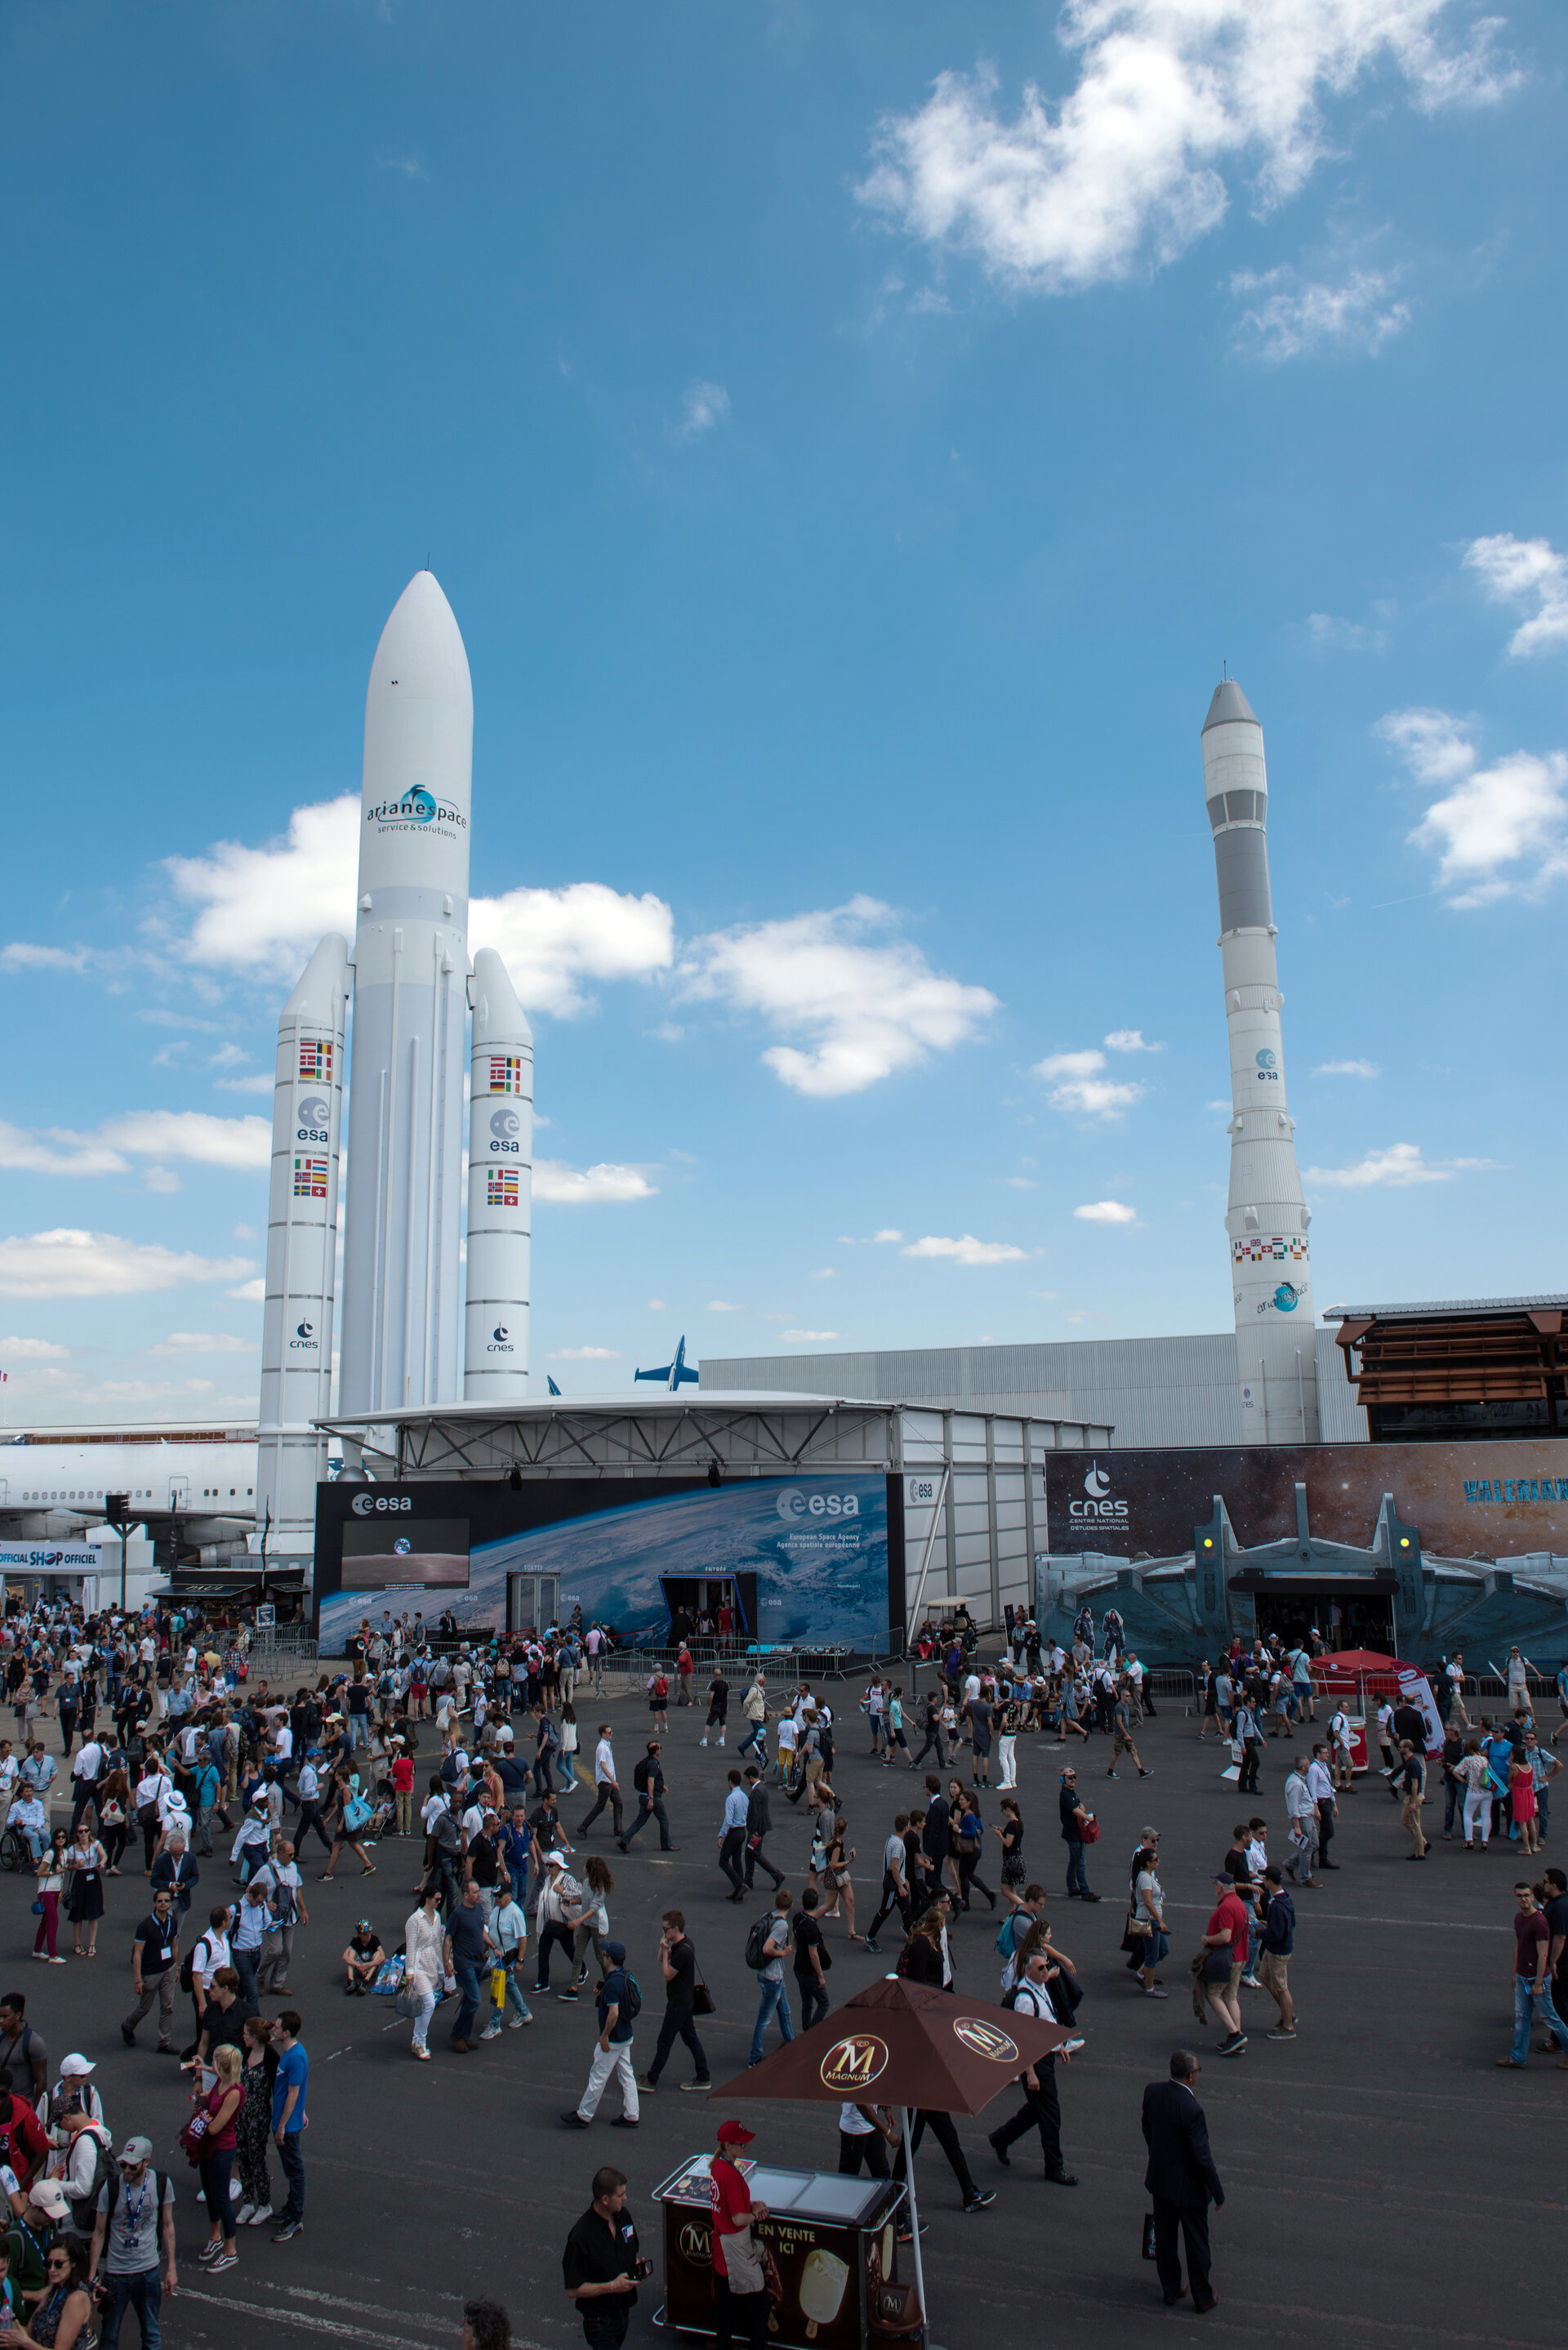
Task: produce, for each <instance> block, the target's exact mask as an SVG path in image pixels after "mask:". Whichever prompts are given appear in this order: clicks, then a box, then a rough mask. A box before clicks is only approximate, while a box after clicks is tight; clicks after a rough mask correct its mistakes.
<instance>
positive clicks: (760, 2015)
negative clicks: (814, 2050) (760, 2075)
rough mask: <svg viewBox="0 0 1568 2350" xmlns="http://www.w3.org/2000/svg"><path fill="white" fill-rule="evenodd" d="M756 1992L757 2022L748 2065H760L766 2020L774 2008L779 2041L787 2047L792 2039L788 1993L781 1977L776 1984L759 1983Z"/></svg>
mask: <svg viewBox="0 0 1568 2350" xmlns="http://www.w3.org/2000/svg"><path fill="white" fill-rule="evenodd" d="M757 1991H758V1992H759V1994H760V1996H759V1998H758V2001H757V2020H756V2022H755V2023H754V2024H753V2027H752V2053H751V2054H750V2056H749V2057H748V2058H747V2059H746V2062H747V2063H748V2064H761V2063H762V2061H763V2042H764V2040H765V2038H766V2034H767V2028H768V2018H769V2016H770V2015H772V2014H773V2012H774V2009H775V2008H776V2009H777V2010H778V2019H779V2038H780V2040H781V2041H783V2042H784V2043H785V2045H786V2046H787V2044H788V2043H789V2042H790V2041H792V2040H793V2039H794V2024H793V2023H792V2022H790V2017H789V1993H788V1991H786V1989H785V1987H784V1980H783V1977H782V1976H781V1978H780V1979H779V1981H777V1982H768V1981H759V1982H758V1984H757Z"/></svg>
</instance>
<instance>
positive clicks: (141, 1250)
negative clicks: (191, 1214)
mask: <svg viewBox="0 0 1568 2350" xmlns="http://www.w3.org/2000/svg"><path fill="white" fill-rule="evenodd" d="M249 1271H250V1264H249V1263H248V1262H247V1260H246V1259H245V1258H244V1257H235V1256H230V1257H209V1256H198V1255H196V1253H194V1252H193V1251H192V1250H190V1249H168V1248H162V1247H160V1246H156V1245H150V1244H148V1243H143V1242H139V1241H127V1240H121V1239H119V1237H118V1236H117V1235H116V1234H115V1233H113V1232H78V1231H73V1230H71V1229H69V1228H68V1227H65V1226H61V1227H59V1228H58V1229H57V1230H56V1231H53V1232H31V1233H27V1234H26V1235H18V1234H13V1235H11V1236H10V1237H9V1238H7V1239H5V1240H0V1296H4V1297H134V1296H139V1295H143V1294H145V1293H146V1292H147V1291H149V1290H155V1289H177V1288H178V1287H179V1286H180V1284H182V1282H187V1281H234V1280H236V1279H238V1278H239V1276H240V1275H242V1274H247V1273H248V1272H249ZM259 1286H260V1284H259V1283H258V1284H257V1287H258V1288H259ZM232 1294H233V1293H232V1292H231V1295H232Z"/></svg>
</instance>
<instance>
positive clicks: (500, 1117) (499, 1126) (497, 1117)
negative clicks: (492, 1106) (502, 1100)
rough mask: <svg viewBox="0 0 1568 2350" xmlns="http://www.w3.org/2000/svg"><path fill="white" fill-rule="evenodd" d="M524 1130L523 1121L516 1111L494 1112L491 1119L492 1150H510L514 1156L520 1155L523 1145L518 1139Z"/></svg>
mask: <svg viewBox="0 0 1568 2350" xmlns="http://www.w3.org/2000/svg"><path fill="white" fill-rule="evenodd" d="M522 1130H523V1121H522V1119H521V1118H519V1117H518V1115H517V1113H516V1111H515V1110H514V1109H498V1110H494V1111H493V1112H492V1114H491V1119H490V1148H491V1149H492V1150H510V1151H511V1152H512V1153H513V1154H514V1156H518V1155H520V1154H521V1151H522V1145H521V1143H520V1142H519V1141H518V1139H517V1137H518V1135H519V1134H520V1133H521V1132H522Z"/></svg>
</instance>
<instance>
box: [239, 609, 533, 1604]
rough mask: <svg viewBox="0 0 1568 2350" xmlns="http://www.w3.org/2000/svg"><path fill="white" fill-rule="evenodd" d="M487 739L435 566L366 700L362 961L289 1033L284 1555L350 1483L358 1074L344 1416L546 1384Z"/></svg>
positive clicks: (300, 1549) (299, 1006) (315, 981)
mask: <svg viewBox="0 0 1568 2350" xmlns="http://www.w3.org/2000/svg"><path fill="white" fill-rule="evenodd" d="M472 744H473V691H472V685H471V683H470V680H469V673H468V656H467V654H466V653H465V652H464V650H463V645H462V636H461V635H460V634H459V631H458V626H457V622H456V620H455V619H454V618H453V617H452V607H451V606H450V605H449V604H448V602H447V600H446V598H445V597H444V596H443V595H442V593H441V588H440V587H439V586H438V585H437V583H436V579H435V577H434V575H433V573H431V572H429V571H420V572H416V573H415V575H414V577H413V578H412V579H410V582H409V584H408V586H407V587H405V588H404V590H403V592H402V594H401V596H400V598H398V601H397V603H396V605H395V606H394V607H393V609H392V613H391V617H390V618H389V620H388V622H387V625H386V627H385V628H384V629H382V631H381V641H380V643H379V645H378V646H377V648H376V657H375V660H373V661H372V663H371V665H370V683H369V691H368V693H367V695H366V698H365V764H364V774H363V784H362V788H361V793H360V823H359V882H358V920H357V925H356V929H355V933H354V949H353V954H352V957H350V956H349V954H348V947H347V944H346V942H345V941H343V940H342V939H341V938H337V937H329V938H327V939H324V940H323V941H322V942H321V944H320V945H319V946H318V947H317V950H316V952H315V954H314V955H313V956H312V957H311V960H310V962H309V965H308V967H307V969H306V974H305V977H304V978H303V979H302V980H301V982H300V983H299V986H298V987H297V988H296V990H295V993H294V994H293V995H292V996H290V998H289V1000H288V1003H287V1004H286V1007H285V1010H284V1014H283V1019H282V1022H281V1023H280V1025H279V1030H278V1062H277V1090H276V1094H275V1108H274V1115H273V1176H272V1198H271V1207H270V1213H269V1226H268V1234H267V1271H266V1306H265V1321H264V1337H263V1350H262V1392H261V1425H260V1430H259V1446H258V1457H257V1473H256V1516H257V1520H258V1522H261V1523H266V1525H267V1528H268V1533H267V1550H268V1555H269V1557H272V1558H283V1557H289V1558H308V1557H309V1556H310V1555H311V1553H312V1551H313V1549H314V1545H315V1525H316V1487H317V1482H318V1481H319V1480H320V1479H321V1478H323V1477H325V1475H326V1473H327V1443H326V1439H325V1437H323V1436H322V1435H321V1434H320V1433H319V1431H318V1430H317V1428H316V1426H315V1425H314V1423H315V1422H316V1421H317V1419H321V1418H322V1417H324V1416H325V1415H326V1413H327V1409H328V1399H329V1390H330V1383H331V1367H332V1339H333V1326H334V1296H333V1292H334V1286H335V1283H334V1264H335V1251H336V1240H337V1170H338V1149H339V1140H340V1135H341V1121H342V1106H343V1097H344V1089H345V1081H346V1080H347V1087H348V1177H347V1183H346V1207H345V1214H344V1231H343V1310H342V1318H341V1328H340V1338H339V1344H340V1350H341V1351H340V1367H339V1374H338V1411H339V1413H340V1414H344V1415H352V1414H354V1413H358V1412H371V1411H380V1410H401V1409H407V1408H408V1407H410V1406H417V1405H421V1404H441V1403H451V1402H453V1401H455V1400H456V1399H457V1397H458V1395H459V1394H460V1392H461V1393H462V1396H463V1397H465V1398H466V1399H469V1400H474V1399H483V1400H486V1401H489V1400H493V1401H496V1402H503V1403H504V1402H507V1401H513V1400H516V1399H520V1398H522V1397H524V1396H525V1395H526V1394H527V1392H528V1287H529V1281H528V1257H529V1225H530V1222H531V1205H532V1158H533V1109H534V1102H533V1095H534V1076H533V1073H534V1047H533V1038H532V1036H531V1035H530V1032H529V1028H528V1023H527V1021H526V1020H525V1019H524V1015H523V1012H522V1009H521V1007H520V1005H519V1004H518V1002H517V998H516V995H515V994H514V992H513V988H512V983H511V981H510V980H509V979H508V977H507V975H506V971H505V967H504V964H503V962H502V961H501V958H500V956H499V955H497V954H495V953H493V952H492V951H490V950H489V949H488V948H483V947H482V948H481V949H480V951H479V952H478V954H477V955H476V956H475V958H474V960H473V962H472V965H471V964H470V962H469V955H468V859H469V821H470V816H471V813H472V806H471V801H472ZM348 1002H351V1003H352V1006H353V1034H352V1045H351V1049H350V1055H349V1066H348V1070H347V1071H346V1070H345V1069H344V1066H343V1060H344V1014H345V1009H346V1005H347V1003H348ZM471 1011H472V1045H471V1043H470V1035H469V1020H470V1014H471ZM471 1054H472V1065H471ZM465 1079H467V1080H468V1087H469V1098H468V1115H467V1118H466V1119H465V1117H464V1081H465ZM465 1141H466V1144H467V1150H468V1170H467V1178H466V1180H467V1201H466V1207H467V1214H466V1227H467V1265H466V1282H465V1281H464V1279H463V1277H462V1274H460V1269H459V1268H460V1265H461V1263H462V1254H463V1244H464V1240H463V1236H464V1223H465V1217H464V1198H463V1190H464V1170H463V1153H464V1144H465ZM465 1320H466V1335H465V1332H464V1328H463V1324H464V1321H465ZM305 1334H308V1346H309V1349H310V1351H308V1352H307V1351H302V1350H303V1349H305V1348H306V1335H305Z"/></svg>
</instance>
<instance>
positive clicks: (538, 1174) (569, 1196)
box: [534, 1159, 658, 1208]
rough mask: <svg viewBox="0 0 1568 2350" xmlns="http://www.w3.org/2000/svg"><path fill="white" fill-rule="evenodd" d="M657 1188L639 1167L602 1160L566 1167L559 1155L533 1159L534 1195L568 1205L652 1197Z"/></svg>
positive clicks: (588, 1204)
mask: <svg viewBox="0 0 1568 2350" xmlns="http://www.w3.org/2000/svg"><path fill="white" fill-rule="evenodd" d="M657 1189H658V1186H657V1185H656V1184H653V1183H650V1182H649V1180H648V1178H647V1176H646V1175H645V1174H644V1173H643V1171H642V1170H641V1168H640V1167H618V1166H616V1165H614V1164H613V1163H611V1162H608V1161H605V1160H601V1161H600V1163H599V1164H598V1165H597V1167H568V1166H567V1165H566V1162H565V1160H564V1159H535V1162H534V1197H535V1199H536V1200H554V1201H558V1202H559V1203H560V1204H561V1205H563V1206H565V1207H568V1208H581V1207H588V1206H595V1205H597V1204H598V1203H599V1202H601V1201H607V1200H651V1199H652V1198H653V1197H654V1195H655V1192H656V1191H657Z"/></svg>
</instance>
